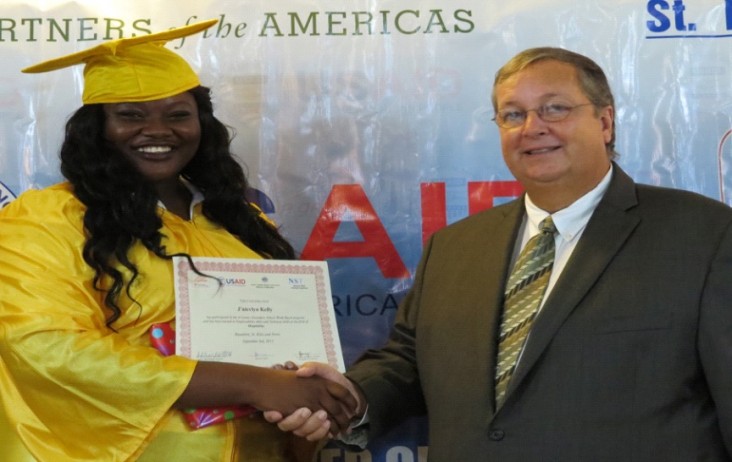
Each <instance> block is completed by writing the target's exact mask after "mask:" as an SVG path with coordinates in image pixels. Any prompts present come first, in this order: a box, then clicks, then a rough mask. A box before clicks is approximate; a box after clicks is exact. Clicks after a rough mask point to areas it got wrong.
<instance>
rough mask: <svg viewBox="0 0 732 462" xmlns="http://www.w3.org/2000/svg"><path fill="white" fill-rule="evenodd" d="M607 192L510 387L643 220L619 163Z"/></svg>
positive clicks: (537, 325) (533, 332) (511, 387)
mask: <svg viewBox="0 0 732 462" xmlns="http://www.w3.org/2000/svg"><path fill="white" fill-rule="evenodd" d="M613 168H614V172H613V178H612V180H611V183H610V186H609V188H608V191H607V192H606V193H605V197H603V199H602V201H601V202H600V204H599V205H598V206H597V208H596V209H595V212H594V213H593V214H592V217H591V218H590V221H589V222H588V223H587V228H586V229H585V231H584V233H583V234H582V237H581V238H580V241H579V242H578V244H577V247H576V248H575V250H574V252H573V254H572V256H571V257H570V260H569V261H568V262H567V266H566V267H565V268H564V271H563V272H562V275H561V276H560V277H559V279H558V280H557V283H556V285H555V286H554V289H553V290H552V293H551V294H550V295H549V297H548V298H547V300H546V303H545V304H544V307H543V308H542V310H541V312H540V314H539V316H538V317H537V319H536V321H535V323H534V326H533V328H532V329H531V334H530V336H529V339H528V342H527V344H526V347H525V348H524V351H523V353H522V356H521V361H520V362H519V364H518V366H517V368H516V371H515V372H514V375H513V378H512V379H511V383H510V385H509V388H508V390H507V397H506V401H508V400H510V398H511V392H512V391H513V390H514V389H515V388H516V387H518V386H519V385H520V384H521V382H522V381H523V380H524V378H525V377H526V375H527V374H528V372H529V371H530V370H531V368H532V367H534V365H535V364H536V362H537V360H538V359H539V358H540V356H541V355H542V353H543V351H544V350H545V349H546V347H547V345H548V344H549V342H550V341H551V340H552V338H553V337H554V336H555V334H556V332H557V330H559V329H560V328H561V326H562V324H563V323H564V321H565V319H566V318H567V317H568V316H569V315H570V313H571V312H572V311H573V310H574V309H575V308H576V307H577V305H578V304H579V303H580V301H581V300H582V298H583V297H584V296H585V294H586V293H587V292H588V291H589V290H590V289H591V288H592V286H593V285H594V284H595V283H596V282H597V280H598V279H599V277H600V275H601V274H602V272H603V271H604V270H605V268H606V267H607V265H608V264H609V263H610V262H611V261H612V259H613V257H614V256H615V255H616V254H617V253H618V252H619V250H620V249H621V248H622V246H623V244H624V243H625V241H626V240H627V239H628V236H629V235H630V234H631V232H632V231H633V229H635V227H636V226H637V225H638V223H639V222H640V219H639V218H638V217H637V216H636V215H635V214H632V213H628V210H629V209H631V208H633V207H634V206H635V205H636V204H637V199H636V195H635V184H634V183H633V180H631V179H630V177H628V176H627V175H626V174H625V172H623V171H622V170H621V169H620V167H618V166H617V165H614V166H613Z"/></svg>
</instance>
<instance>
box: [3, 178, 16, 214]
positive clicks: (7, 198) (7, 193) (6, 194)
mask: <svg viewBox="0 0 732 462" xmlns="http://www.w3.org/2000/svg"><path fill="white" fill-rule="evenodd" d="M13 199H15V194H13V192H12V191H11V190H10V189H8V187H7V186H5V185H4V184H3V182H2V181H0V209H1V208H3V207H5V206H6V205H8V204H9V203H10V202H11V201H12V200H13Z"/></svg>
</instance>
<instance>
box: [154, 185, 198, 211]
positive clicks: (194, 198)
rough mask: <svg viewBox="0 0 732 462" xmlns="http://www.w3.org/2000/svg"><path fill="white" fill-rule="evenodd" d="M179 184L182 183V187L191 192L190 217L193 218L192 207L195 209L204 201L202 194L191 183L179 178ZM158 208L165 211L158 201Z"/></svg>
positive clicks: (163, 205)
mask: <svg viewBox="0 0 732 462" xmlns="http://www.w3.org/2000/svg"><path fill="white" fill-rule="evenodd" d="M180 182H181V183H183V186H185V187H186V189H187V190H188V191H190V192H191V196H192V197H191V208H190V216H191V217H193V207H195V206H196V205H197V204H200V203H201V202H203V199H204V197H203V193H202V192H201V190H200V189H198V188H197V187H196V185H194V184H193V183H191V182H190V181H188V180H186V179H185V178H183V177H180ZM158 207H160V208H162V209H164V210H167V209H166V208H165V204H163V202H162V201H158Z"/></svg>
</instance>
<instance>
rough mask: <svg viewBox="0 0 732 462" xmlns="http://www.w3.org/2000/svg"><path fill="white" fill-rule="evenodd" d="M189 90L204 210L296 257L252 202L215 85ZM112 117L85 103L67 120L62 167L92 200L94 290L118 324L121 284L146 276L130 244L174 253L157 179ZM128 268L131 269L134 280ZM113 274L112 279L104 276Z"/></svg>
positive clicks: (271, 250) (268, 252)
mask: <svg viewBox="0 0 732 462" xmlns="http://www.w3.org/2000/svg"><path fill="white" fill-rule="evenodd" d="M189 92H190V93H191V94H192V95H193V97H194V98H195V100H196V104H197V106H198V116H199V120H200V124H201V142H200V145H199V148H198V152H197V153H196V155H195V156H194V158H193V159H192V160H191V162H190V163H189V164H188V165H187V166H186V167H185V169H184V170H183V171H182V172H181V176H183V177H184V178H185V179H186V180H188V181H190V182H191V183H192V184H194V185H195V186H196V187H197V188H199V189H200V190H201V191H202V192H203V194H204V196H205V200H204V202H203V214H204V215H205V216H206V217H207V218H209V219H210V220H212V221H214V222H216V223H218V224H220V225H222V226H223V227H224V228H225V229H226V230H227V231H229V232H230V233H231V234H233V235H234V236H236V237H237V238H238V239H239V240H240V241H241V242H242V243H244V244H245V245H247V246H248V247H250V248H251V249H252V250H254V251H256V252H258V253H259V254H260V255H262V256H264V257H267V258H280V259H293V258H295V251H294V249H293V248H292V246H291V245H290V244H289V243H288V242H287V241H286V240H285V239H284V238H283V237H282V236H281V235H280V233H279V232H278V230H277V229H276V228H275V227H274V226H272V225H271V224H269V223H268V222H267V221H266V220H264V219H263V218H262V217H261V216H260V213H259V211H257V210H256V209H255V208H254V207H253V206H252V205H250V204H249V203H248V202H247V201H246V199H245V194H246V192H247V189H248V188H249V183H248V182H247V179H246V175H245V174H244V171H243V169H242V167H241V165H240V164H239V163H238V162H237V161H236V159H235V158H234V157H233V155H232V153H231V151H230V144H231V135H230V132H229V130H228V128H227V127H226V125H224V124H223V123H222V122H221V121H219V120H218V119H217V118H216V117H215V116H214V114H213V104H212V101H211V94H210V90H209V89H208V88H206V87H201V86H199V87H196V88H194V89H192V90H189ZM105 122H106V116H105V114H104V110H103V107H102V105H101V104H91V105H85V106H82V107H81V108H80V109H79V110H77V111H76V112H75V113H74V114H73V115H72V116H71V117H70V118H69V120H68V122H67V123H66V132H65V135H66V136H65V139H64V142H63V144H62V146H61V153H60V157H61V173H62V174H63V175H64V177H66V179H67V180H68V181H69V182H70V183H71V184H72V185H73V188H74V194H75V195H76V197H77V198H78V199H79V200H80V201H81V202H82V203H83V204H84V205H85V206H86V212H85V214H84V229H85V232H86V234H87V239H86V243H85V244H84V249H83V257H84V261H85V262H86V263H87V264H88V265H89V266H90V267H91V268H92V269H93V270H94V273H95V275H94V281H93V282H94V287H95V289H97V290H100V291H102V292H104V293H105V295H104V303H105V305H106V306H107V308H108V309H109V310H110V311H111V314H110V315H109V316H108V317H107V326H111V325H112V323H114V322H115V321H116V320H117V319H119V317H120V316H121V314H122V311H121V309H120V307H119V305H118V303H117V301H118V299H119V296H120V293H121V291H122V290H126V291H127V295H128V296H130V293H129V291H130V286H131V284H132V283H133V282H134V280H135V279H136V278H137V277H138V276H139V272H138V269H137V266H136V265H135V262H133V261H131V260H130V259H129V255H128V253H129V250H130V248H131V247H132V246H133V245H134V244H135V243H137V242H139V243H140V244H142V245H143V246H145V248H147V249H148V250H150V251H151V252H153V253H154V254H155V255H157V256H158V257H160V258H165V259H170V258H172V257H173V256H175V255H170V254H168V253H167V252H166V250H165V246H163V245H162V243H161V242H162V239H163V234H162V233H161V232H160V229H161V228H162V225H163V223H162V220H161V219H160V217H159V215H158V212H157V201H158V198H157V195H156V193H155V190H154V189H153V186H152V185H151V184H150V183H148V182H147V181H146V180H145V179H144V177H143V176H142V175H141V174H140V173H139V172H138V171H137V170H136V169H135V168H134V167H133V166H132V164H131V163H130V162H129V161H128V160H127V159H125V158H124V157H123V156H122V155H120V154H119V153H118V152H117V151H116V150H115V149H114V148H113V147H112V146H111V144H110V143H108V142H107V141H106V139H105V138H104V128H105ZM184 255H185V254H184ZM122 268H124V269H126V270H127V271H129V273H130V274H131V276H129V277H128V278H127V280H126V279H125V276H124V273H123V271H122ZM106 278H109V280H110V281H111V282H109V283H105V279H106ZM130 298H131V299H132V297H130ZM133 300H134V299H133Z"/></svg>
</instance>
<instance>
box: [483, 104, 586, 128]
mask: <svg viewBox="0 0 732 462" xmlns="http://www.w3.org/2000/svg"><path fill="white" fill-rule="evenodd" d="M582 106H592V103H584V104H578V105H576V106H567V105H565V104H557V103H550V104H545V105H543V106H539V107H538V108H536V109H527V110H525V111H520V110H518V109H506V110H503V111H498V113H497V114H496V116H495V117H493V119H491V120H493V121H494V122H495V123H496V124H497V125H498V126H500V127H503V128H518V127H521V126H522V125H523V124H525V123H526V118H527V117H528V116H529V112H531V111H534V112H536V115H538V116H539V118H540V119H541V120H543V121H544V122H559V121H560V120H564V119H566V118H567V117H569V114H570V113H571V112H572V111H573V110H575V109H577V108H578V107H582Z"/></svg>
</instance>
